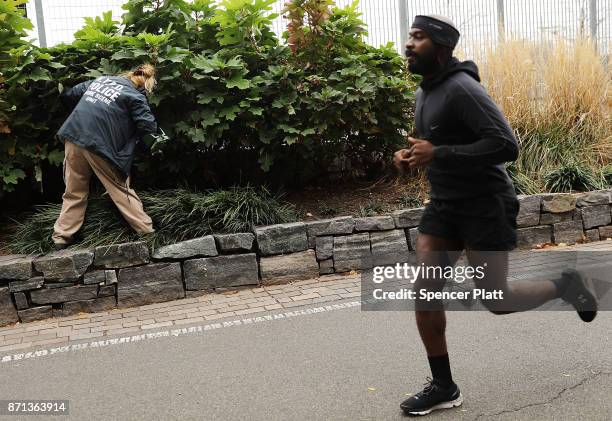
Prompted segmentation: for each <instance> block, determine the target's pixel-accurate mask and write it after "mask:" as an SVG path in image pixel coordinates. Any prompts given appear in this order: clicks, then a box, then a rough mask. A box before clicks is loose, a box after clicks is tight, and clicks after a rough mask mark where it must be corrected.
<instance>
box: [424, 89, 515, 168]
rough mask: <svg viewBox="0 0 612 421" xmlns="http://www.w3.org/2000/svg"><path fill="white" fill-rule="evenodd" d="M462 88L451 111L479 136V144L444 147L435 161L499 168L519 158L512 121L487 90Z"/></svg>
mask: <svg viewBox="0 0 612 421" xmlns="http://www.w3.org/2000/svg"><path fill="white" fill-rule="evenodd" d="M458 85H459V89H458V92H455V93H453V95H452V97H451V99H450V103H449V105H450V110H451V111H452V113H453V114H454V115H456V116H457V118H458V119H459V121H461V122H462V123H463V124H465V125H466V126H467V127H468V128H469V129H470V131H471V132H472V133H474V134H475V139H476V140H475V142H473V143H469V144H465V145H440V146H437V147H435V148H434V160H436V161H438V162H440V163H447V164H474V165H487V164H489V165H491V164H492V165H497V164H502V163H504V162H511V161H515V160H516V159H517V158H518V152H519V148H518V143H517V141H516V139H515V137H514V133H513V132H512V129H511V128H510V125H509V124H508V121H507V120H506V118H505V117H504V115H503V114H502V112H501V111H500V109H499V107H497V105H496V104H495V103H494V102H493V100H492V99H491V97H490V96H489V95H487V93H486V92H485V91H484V88H482V89H478V90H474V91H473V92H471V91H470V90H469V89H468V87H465V86H462V85H461V84H458Z"/></svg>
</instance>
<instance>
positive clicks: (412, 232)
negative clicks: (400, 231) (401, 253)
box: [406, 228, 419, 251]
mask: <svg viewBox="0 0 612 421" xmlns="http://www.w3.org/2000/svg"><path fill="white" fill-rule="evenodd" d="M406 235H407V238H408V240H409V242H408V244H409V246H410V250H411V251H416V243H417V238H419V229H418V228H410V229H409V230H406Z"/></svg>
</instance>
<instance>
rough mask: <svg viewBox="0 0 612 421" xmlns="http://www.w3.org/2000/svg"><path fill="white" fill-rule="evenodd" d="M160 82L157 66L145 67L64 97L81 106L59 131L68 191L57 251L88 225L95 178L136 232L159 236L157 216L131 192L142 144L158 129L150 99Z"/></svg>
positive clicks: (55, 239)
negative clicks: (91, 185)
mask: <svg viewBox="0 0 612 421" xmlns="http://www.w3.org/2000/svg"><path fill="white" fill-rule="evenodd" d="M155 84H156V81H155V68H154V67H153V66H152V65H149V64H143V65H141V66H139V67H138V68H136V69H135V70H133V71H131V72H127V73H124V74H123V75H121V76H102V77H99V78H97V79H96V80H90V81H87V82H83V83H80V84H78V85H76V86H75V87H73V88H72V89H70V90H68V91H66V92H64V93H63V94H62V95H61V97H60V98H61V100H62V101H63V102H64V104H65V105H66V106H68V107H74V106H75V105H76V107H75V108H74V110H73V111H72V113H71V114H70V116H69V117H68V119H67V120H66V121H65V122H64V124H63V125H62V127H61V128H60V130H59V132H58V133H57V136H58V138H59V139H60V140H61V141H62V142H64V148H65V158H64V183H65V184H66V190H65V193H64V195H63V204H62V210H61V213H60V216H59V218H58V219H57V221H56V222H55V226H54V230H53V236H52V239H53V242H54V244H55V248H56V250H61V249H64V248H66V247H68V246H69V245H70V244H71V243H72V241H73V237H74V234H76V233H77V231H79V229H80V228H81V226H82V225H83V221H84V219H85V210H86V209H87V197H88V195H89V182H90V179H91V177H92V175H94V174H95V175H96V177H98V179H99V180H100V181H101V182H102V184H103V185H104V188H105V189H106V191H107V192H108V194H109V196H110V198H111V199H112V200H113V202H114V203H115V205H116V206H117V208H118V209H119V211H120V212H121V214H122V215H123V217H124V218H125V220H126V221H127V222H128V223H129V224H130V226H131V227H132V229H133V230H134V231H136V233H138V234H141V235H145V234H150V233H152V232H154V229H153V222H152V221H151V218H150V217H149V216H148V215H147V214H146V213H145V211H144V209H143V206H142V202H141V201H140V199H139V198H138V195H137V194H136V192H135V191H134V190H133V189H132V188H130V169H131V167H132V160H133V159H134V155H135V150H136V144H137V143H139V142H140V141H141V139H142V137H143V136H144V135H146V134H149V133H155V132H156V131H157V122H156V121H155V117H154V116H153V114H152V113H151V109H150V108H149V102H148V101H147V96H146V95H147V94H150V93H151V92H152V91H153V88H154V87H155Z"/></svg>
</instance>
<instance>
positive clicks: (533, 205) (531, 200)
mask: <svg viewBox="0 0 612 421" xmlns="http://www.w3.org/2000/svg"><path fill="white" fill-rule="evenodd" d="M518 201H519V204H520V207H519V213H518V216H517V217H516V223H517V225H518V226H519V227H520V228H523V227H533V226H536V225H539V224H540V209H541V207H542V196H540V195H533V196H518Z"/></svg>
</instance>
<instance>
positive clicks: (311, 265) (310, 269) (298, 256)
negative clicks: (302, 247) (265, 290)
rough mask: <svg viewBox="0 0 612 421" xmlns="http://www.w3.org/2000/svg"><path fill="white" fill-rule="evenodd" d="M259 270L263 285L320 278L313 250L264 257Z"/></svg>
mask: <svg viewBox="0 0 612 421" xmlns="http://www.w3.org/2000/svg"><path fill="white" fill-rule="evenodd" d="M259 270H260V273H261V283H262V284H263V285H274V284H282V283H288V282H291V281H297V280H301V279H312V278H317V277H318V276H319V265H318V264H317V258H316V256H315V252H314V251H313V250H306V251H302V252H300V253H293V254H285V255H281V256H271V257H262V258H261V260H260V262H259Z"/></svg>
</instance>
